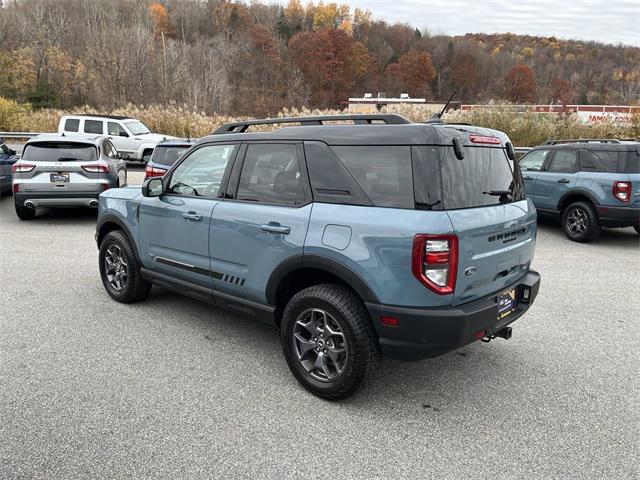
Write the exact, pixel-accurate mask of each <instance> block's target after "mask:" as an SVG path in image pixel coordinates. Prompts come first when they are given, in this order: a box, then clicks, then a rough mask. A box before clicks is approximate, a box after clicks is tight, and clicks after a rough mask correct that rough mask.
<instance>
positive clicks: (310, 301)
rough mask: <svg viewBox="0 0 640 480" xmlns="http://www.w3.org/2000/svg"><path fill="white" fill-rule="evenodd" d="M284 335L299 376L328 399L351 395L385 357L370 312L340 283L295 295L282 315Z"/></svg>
mask: <svg viewBox="0 0 640 480" xmlns="http://www.w3.org/2000/svg"><path fill="white" fill-rule="evenodd" d="M280 338H281V341H282V350H283V352H284V356H285V358H286V360H287V364H288V365H289V368H290V369H291V372H292V373H293V375H294V376H295V377H296V379H297V380H298V382H300V384H301V385H302V386H303V387H304V388H306V389H307V390H308V391H310V392H311V393H313V394H314V395H317V396H318V397H321V398H324V399H326V400H340V399H343V398H347V397H349V396H350V395H352V394H353V393H354V392H355V391H356V390H357V389H358V388H359V387H360V385H361V384H362V383H363V382H365V381H368V380H370V379H371V378H373V376H374V375H375V373H376V371H377V369H378V365H379V363H380V347H379V345H378V339H377V337H376V333H375V330H374V328H373V325H372V324H371V320H370V318H369V314H368V313H367V310H366V309H365V307H364V304H363V303H362V301H361V300H360V298H359V297H358V296H357V295H356V294H355V293H354V292H353V291H351V290H350V289H348V288H346V287H343V286H341V285H334V284H324V285H316V286H313V287H309V288H306V289H304V290H302V291H300V292H298V293H297V294H296V295H294V296H293V298H292V299H291V300H290V301H289V303H288V304H287V306H286V308H285V310H284V313H283V315H282V324H281V326H280Z"/></svg>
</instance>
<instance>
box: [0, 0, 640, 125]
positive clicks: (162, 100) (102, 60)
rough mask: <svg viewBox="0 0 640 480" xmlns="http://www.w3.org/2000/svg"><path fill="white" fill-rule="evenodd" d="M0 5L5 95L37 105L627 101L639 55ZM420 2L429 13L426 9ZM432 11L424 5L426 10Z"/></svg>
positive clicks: (244, 9) (40, 4)
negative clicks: (405, 97)
mask: <svg viewBox="0 0 640 480" xmlns="http://www.w3.org/2000/svg"><path fill="white" fill-rule="evenodd" d="M283 3H284V5H274V4H264V3H260V2H259V1H256V2H251V3H243V2H231V1H227V0H158V1H154V2H151V1H147V0H108V1H85V0H4V2H2V1H0V5H2V8H0V96H1V97H5V98H8V99H12V100H16V101H17V102H20V103H30V104H31V105H32V106H33V107H34V108H41V107H42V108H44V107H48V108H64V109H69V108H73V107H76V106H80V105H90V106H92V107H94V108H99V109H114V108H118V107H120V106H123V105H126V104H128V103H133V104H136V105H168V104H175V105H181V106H185V107H186V108H188V109H190V110H193V111H200V112H204V113H207V114H212V113H214V112H215V113H218V114H229V115H269V114H271V115H273V114H275V113H277V112H279V111H280V110H282V109H283V108H290V107H302V106H306V107H310V108H339V107H340V105H341V104H342V102H344V101H345V100H346V99H347V98H348V97H349V96H361V95H362V94H363V93H364V92H374V93H375V92H386V93H387V95H388V96H394V95H399V94H400V93H409V94H410V95H411V96H413V97H426V98H428V99H442V98H446V97H447V96H448V94H449V93H450V92H451V91H452V90H453V89H456V90H457V91H458V95H457V99H458V100H462V101H463V102H465V103H486V102H490V101H509V102H513V103H545V104H546V103H552V102H553V103H563V104H568V103H592V104H630V103H631V104H633V103H637V102H638V98H639V97H640V49H639V48H633V47H626V46H614V45H604V44H599V43H595V42H578V41H571V40H560V39H557V38H554V37H548V38H547V37H531V36H519V35H514V34H511V33H504V34H494V35H487V34H467V35H465V36H458V37H451V36H443V35H432V34H430V33H429V32H428V31H420V30H418V29H416V28H415V27H413V26H411V25H406V24H389V23H386V22H384V21H382V20H376V19H374V18H373V16H372V14H371V12H369V11H364V10H360V9H357V8H356V9H355V10H353V11H352V10H351V9H350V8H349V7H348V6H347V5H340V4H336V3H327V2H322V1H321V2H319V3H318V2H316V3H314V2H309V3H308V4H306V5H303V4H302V2H301V1H300V0H288V1H286V0H283ZM427 10H428V9H427ZM425 13H428V12H425Z"/></svg>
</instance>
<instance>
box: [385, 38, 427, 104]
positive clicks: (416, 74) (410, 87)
mask: <svg viewBox="0 0 640 480" xmlns="http://www.w3.org/2000/svg"><path fill="white" fill-rule="evenodd" d="M387 73H388V74H390V75H391V76H393V77H396V78H397V79H398V80H399V81H400V83H401V85H402V88H403V90H405V92H406V93H409V94H410V95H411V96H413V97H428V96H429V95H430V92H431V89H430V88H429V82H431V80H433V79H434V78H435V77H436V70H435V68H434V67H433V60H432V58H431V54H430V53H429V52H425V51H420V50H416V49H411V50H409V51H408V52H407V53H405V54H404V55H402V56H401V57H400V59H399V60H398V62H397V63H394V64H391V65H389V67H388V68H387Z"/></svg>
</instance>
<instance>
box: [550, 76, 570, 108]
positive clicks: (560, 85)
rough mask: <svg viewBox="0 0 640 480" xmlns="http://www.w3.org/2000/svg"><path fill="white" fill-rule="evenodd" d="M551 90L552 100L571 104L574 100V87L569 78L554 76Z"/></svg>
mask: <svg viewBox="0 0 640 480" xmlns="http://www.w3.org/2000/svg"><path fill="white" fill-rule="evenodd" d="M550 90H551V100H552V101H556V102H560V103H561V104H562V105H569V104H570V103H571V102H572V101H573V89H572V88H571V83H569V82H568V81H567V80H563V79H561V78H554V79H553V80H552V81H551V87H550Z"/></svg>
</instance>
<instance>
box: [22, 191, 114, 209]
mask: <svg viewBox="0 0 640 480" xmlns="http://www.w3.org/2000/svg"><path fill="white" fill-rule="evenodd" d="M100 193H101V192H79V193H66V192H64V193H63V192H61V193H57V192H16V193H14V195H13V197H14V200H15V202H16V204H17V205H19V206H21V207H24V206H25V202H29V203H31V204H32V205H33V206H34V207H36V208H37V207H97V206H98V204H97V201H98V196H99V195H100ZM94 204H95V205H94Z"/></svg>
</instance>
